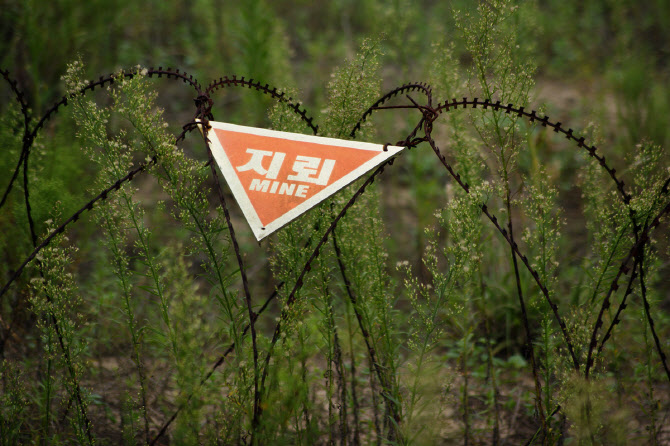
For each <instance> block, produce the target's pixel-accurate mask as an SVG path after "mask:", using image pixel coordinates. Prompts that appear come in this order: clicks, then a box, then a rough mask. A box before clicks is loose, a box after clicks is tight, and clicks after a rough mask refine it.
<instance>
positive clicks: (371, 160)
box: [208, 121, 403, 240]
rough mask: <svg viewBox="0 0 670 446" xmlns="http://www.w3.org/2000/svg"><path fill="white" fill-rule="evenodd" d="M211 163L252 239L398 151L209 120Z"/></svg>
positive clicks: (307, 207)
mask: <svg viewBox="0 0 670 446" xmlns="http://www.w3.org/2000/svg"><path fill="white" fill-rule="evenodd" d="M209 124H210V125H211V127H212V128H211V129H210V130H209V133H208V136H209V140H210V142H211V149H212V153H213V154H214V159H215V160H216V162H217V163H218V165H219V168H220V169H221V172H222V173H223V176H224V177H225V179H226V182H227V183H228V186H229V187H230V189H231V190H232V192H233V195H234V196H235V199H236V200H237V202H238V204H239V205H240V208H241V209H242V212H243V213H244V216H245V217H246V219H247V221H248V222H249V225H250V226H251V230H252V231H253V233H254V235H255V236H256V239H257V240H261V239H262V238H263V237H266V236H267V235H269V234H271V233H273V232H274V231H276V230H277V229H279V228H281V227H282V226H284V225H286V224H287V223H289V222H290V221H291V220H293V219H294V218H296V217H298V216H299V215H301V214H302V213H303V212H306V211H308V210H309V209H311V208H312V207H314V206H315V205H317V204H318V203H320V202H321V201H323V200H325V199H326V198H328V197H329V196H331V195H333V194H334V193H335V192H337V191H338V190H340V189H342V188H343V187H345V186H347V185H349V184H350V183H351V182H353V181H354V180H356V179H357V178H359V177H361V176H362V175H364V174H365V173H366V172H368V171H370V170H371V169H373V168H374V167H376V166H378V165H379V164H381V163H382V162H384V161H385V160H387V159H389V158H391V157H393V156H394V155H396V154H397V153H398V152H400V151H401V150H402V149H403V147H397V146H387V147H386V150H384V146H383V145H380V144H372V143H366V142H357V141H346V140H342V139H334V138H323V137H319V136H308V135H301V134H298V133H288V132H278V131H274V130H266V129H259V128H254V127H245V126H241V125H235V124H226V123H223V122H214V121H210V122H209Z"/></svg>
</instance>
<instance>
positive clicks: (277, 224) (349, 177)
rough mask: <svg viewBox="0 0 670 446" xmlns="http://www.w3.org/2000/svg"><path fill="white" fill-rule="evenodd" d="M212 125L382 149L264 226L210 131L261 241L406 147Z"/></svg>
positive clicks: (216, 154) (215, 125)
mask: <svg viewBox="0 0 670 446" xmlns="http://www.w3.org/2000/svg"><path fill="white" fill-rule="evenodd" d="M209 125H210V126H211V127H212V128H213V129H221V130H228V131H232V132H238V133H248V134H251V135H258V136H265V137H269V138H278V139H284V140H289V141H296V142H308V143H313V144H321V145H327V146H338V147H347V148H351V149H358V150H369V151H373V152H379V155H377V156H375V157H374V158H372V159H370V160H368V161H367V162H365V163H363V164H362V165H360V166H359V167H357V168H356V169H354V170H352V171H351V172H349V173H348V174H346V175H345V176H343V177H342V178H340V179H339V180H337V181H335V182H334V183H332V184H330V185H329V186H327V187H325V188H324V189H323V190H321V191H319V192H318V193H316V194H314V195H313V196H312V197H310V198H308V199H307V200H305V201H303V202H302V203H300V204H299V205H298V206H296V207H294V208H293V209H291V210H290V211H288V212H286V213H285V214H283V215H282V216H281V217H279V218H277V219H275V220H274V221H273V222H271V223H269V224H268V225H267V226H263V224H262V223H261V220H260V218H259V217H258V214H257V213H256V210H255V209H254V207H253V205H252V204H251V200H249V196H248V195H247V191H246V189H245V188H244V186H242V183H241V182H240V180H239V178H238V176H237V172H235V169H234V167H233V165H232V164H231V163H230V160H229V159H228V156H227V155H226V152H225V151H224V150H223V146H222V145H221V142H220V141H219V139H218V138H217V137H216V134H215V133H214V132H210V133H209V134H210V135H211V137H210V138H209V145H210V148H211V150H212V154H213V155H214V159H215V160H216V163H217V164H218V165H219V169H220V170H221V172H222V173H223V177H224V178H225V180H226V182H227V183H228V187H230V190H231V191H232V192H233V196H234V197H235V199H236V200H237V203H238V205H239V206H240V209H242V213H243V214H244V217H245V218H246V219H247V222H248V223H249V226H250V227H251V231H252V232H253V233H254V236H255V237H256V240H258V241H261V240H262V239H263V238H265V237H267V236H268V235H270V234H272V233H273V232H275V231H277V230H278V229H281V228H282V227H284V226H285V225H287V224H288V223H289V222H291V221H292V220H294V219H295V218H297V217H298V216H300V215H301V214H303V213H304V212H307V211H308V210H310V209H311V208H313V207H314V206H316V205H317V204H319V203H320V202H322V201H323V200H325V199H326V198H328V197H329V196H331V195H333V194H335V193H336V192H337V191H339V190H340V189H342V188H344V187H345V186H348V185H349V184H351V183H353V182H354V181H355V180H357V179H358V178H360V177H361V176H363V175H365V174H366V173H367V172H369V171H370V170H372V169H373V168H375V167H377V166H378V165H379V164H381V163H382V162H384V161H386V160H388V159H389V158H391V157H393V156H395V155H397V154H398V153H399V152H400V151H401V150H403V149H404V147H400V146H391V145H389V146H386V149H387V150H386V151H384V145H382V144H374V143H369V142H360V141H350V140H346V139H336V138H326V137H323V136H313V135H303V134H300V133H289V132H280V131H277V130H268V129H261V128H257V127H247V126H243V125H237V124H228V123H225V122H217V121H209Z"/></svg>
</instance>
